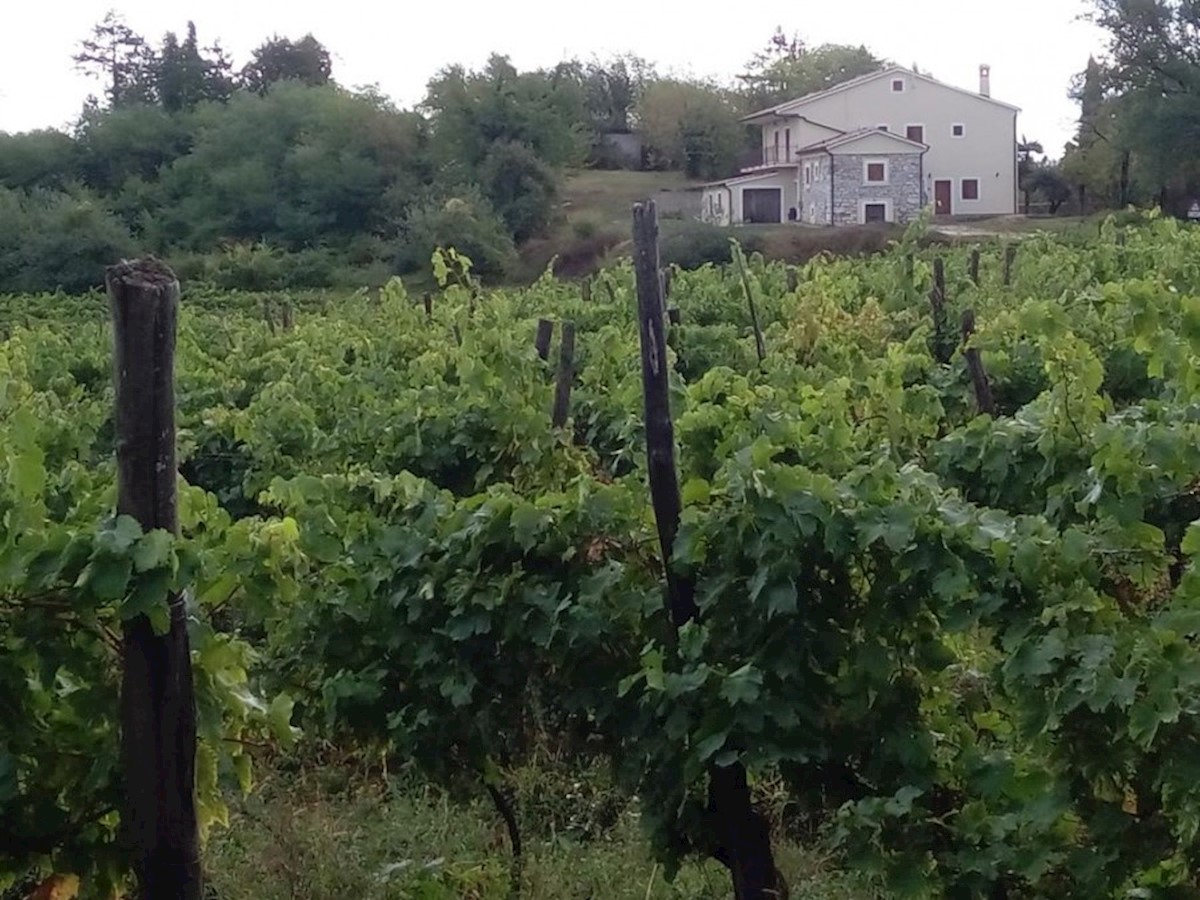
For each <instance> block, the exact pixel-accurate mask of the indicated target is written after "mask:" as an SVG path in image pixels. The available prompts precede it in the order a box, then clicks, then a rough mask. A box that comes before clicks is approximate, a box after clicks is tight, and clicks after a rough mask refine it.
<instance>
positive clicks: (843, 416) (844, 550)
mask: <svg viewBox="0 0 1200 900" xmlns="http://www.w3.org/2000/svg"><path fill="white" fill-rule="evenodd" d="M919 231H920V228H919V226H918V227H915V228H914V229H913V230H912V232H911V233H910V234H909V235H908V236H907V237H906V238H905V240H904V241H903V242H901V243H900V244H898V245H897V246H896V247H895V248H894V249H893V250H892V251H890V252H888V253H886V254H882V255H879V256H877V257H872V258H868V259H855V260H846V259H829V258H818V259H816V260H814V261H812V262H811V263H809V264H808V265H806V266H805V267H804V268H803V269H801V270H800V271H799V272H798V273H795V272H789V270H788V269H787V268H786V267H784V266H781V265H776V264H770V263H766V262H764V261H763V260H762V259H760V258H757V257H751V258H750V259H748V260H746V261H745V268H744V271H741V272H740V271H739V270H738V268H737V267H731V268H729V269H723V268H716V267H711V266H709V267H704V268H701V269H698V270H695V271H690V272H683V271H679V272H674V273H673V274H672V278H671V280H670V282H671V286H670V303H671V305H672V306H674V307H676V308H677V309H678V319H679V322H678V324H672V325H670V327H669V329H668V349H667V353H668V359H669V364H670V388H671V403H672V413H673V419H674V424H675V437H676V442H677V457H678V467H679V471H680V478H681V482H682V494H683V504H684V508H683V513H682V520H681V524H680V529H679V534H678V537H677V540H676V542H675V546H674V565H675V566H677V567H678V571H679V572H680V573H681V574H683V575H685V576H686V577H687V578H688V579H689V580H690V582H691V583H693V584H694V585H695V590H696V594H695V596H696V603H697V606H698V609H699V616H698V618H697V620H696V621H694V622H690V623H688V624H686V625H684V626H683V628H682V629H680V631H679V633H678V635H676V633H675V631H674V629H673V628H672V627H671V622H670V620H669V617H668V615H667V612H666V609H665V607H664V604H663V572H662V566H661V555H660V552H659V547H658V545H657V533H656V531H655V520H654V515H653V510H652V508H651V505H650V497H649V494H648V491H647V487H646V453H645V439H644V430H643V421H642V402H643V398H642V383H641V373H640V371H639V365H638V330H637V300H636V294H635V288H634V278H633V272H632V269H631V268H630V267H629V266H618V267H615V268H612V269H609V270H607V271H605V272H603V273H601V274H600V275H599V276H597V277H596V279H594V281H593V282H592V283H591V284H590V285H589V289H588V290H587V291H581V290H580V286H579V285H578V284H573V283H568V282H562V281H558V280H555V279H553V278H551V277H549V276H547V277H545V278H543V279H542V280H540V281H539V282H537V283H536V284H534V285H533V286H532V287H530V288H527V289H521V290H496V291H488V292H484V293H481V292H479V291H478V290H476V288H475V286H474V285H473V283H472V281H471V279H470V276H469V264H468V263H467V261H465V260H463V259H462V258H459V257H449V258H446V257H443V258H442V259H441V260H440V263H441V268H440V271H439V275H440V276H441V277H442V280H443V282H444V289H443V290H442V291H441V292H439V293H438V294H437V295H436V296H434V297H432V298H431V300H430V302H428V303H424V302H422V298H420V297H412V296H410V295H408V294H407V293H406V292H405V290H404V288H403V286H402V285H401V284H400V283H399V282H398V281H394V282H392V283H391V284H390V285H388V286H387V287H386V288H384V289H383V290H382V291H379V292H378V293H370V294H368V293H362V294H358V295H354V296H348V297H321V296H311V297H308V296H296V297H288V298H283V297H266V296H260V295H238V294H211V295H210V294H206V293H204V292H203V291H201V290H197V291H195V292H192V291H189V290H188V289H186V287H185V291H184V297H183V305H182V309H181V313H180V326H179V335H178V347H177V351H176V365H177V383H176V395H177V406H178V422H179V428H180V432H179V461H180V479H181V481H180V510H179V517H180V524H181V536H180V537H179V538H178V539H175V538H172V537H171V536H170V535H167V534H165V533H163V532H149V533H142V531H141V529H140V528H139V527H138V526H137V524H136V523H135V522H133V521H131V520H130V519H128V518H127V517H114V516H113V515H112V510H113V509H114V505H115V463H114V440H115V437H114V424H113V412H112V411H113V390H112V369H111V367H112V335H111V326H110V325H109V323H108V321H107V316H106V307H105V305H104V303H103V301H102V299H100V298H86V297H84V298H71V297H62V296H42V297H0V341H2V342H0V888H3V887H4V886H6V885H11V884H20V883H31V881H33V880H36V879H37V878H38V877H41V876H45V875H46V874H49V873H51V872H71V873H76V874H78V875H79V876H80V877H81V878H82V881H83V885H84V890H85V893H87V895H89V896H108V895H110V894H111V892H112V890H113V889H114V888H117V887H119V886H120V885H122V884H123V883H124V882H125V880H126V878H127V875H128V868H127V865H126V863H125V856H124V854H123V852H122V849H121V844H120V840H119V836H120V821H119V820H120V813H119V810H120V807H121V802H120V798H121V790H122V788H121V784H120V778H119V771H120V769H119V765H118V747H117V735H116V722H117V708H118V701H117V694H118V687H119V683H120V677H119V673H120V659H119V642H118V641H117V639H116V635H117V631H118V630H119V627H120V623H121V622H122V621H125V620H128V619H129V618H130V617H133V616H138V615H146V616H149V617H150V619H151V621H152V622H155V621H157V622H160V623H161V622H163V621H165V617H166V614H167V613H166V609H167V607H166V598H167V597H168V596H169V595H170V594H171V592H173V591H177V590H179V591H186V596H187V597H188V603H189V609H188V616H189V627H190V631H191V640H192V651H193V661H194V666H195V671H196V692H197V703H198V710H199V722H200V749H199V754H198V766H197V795H198V798H199V805H200V811H201V816H202V824H203V826H204V827H205V828H206V829H207V828H211V827H219V826H220V824H221V822H222V821H223V819H224V818H225V816H226V811H225V807H224V804H223V798H224V797H227V796H228V792H229V791H230V790H235V789H241V790H251V789H252V787H253V779H254V766H253V765H252V762H253V759H252V757H253V756H254V754H255V753H256V752H258V750H259V748H262V747H264V746H270V747H276V748H281V749H282V751H283V752H286V748H287V747H289V746H291V745H292V744H293V743H294V742H295V741H297V740H300V741H304V740H311V739H316V738H321V739H328V740H331V741H334V742H337V743H341V744H349V745H353V746H355V747H359V748H370V749H373V750H374V749H378V750H380V751H382V752H384V753H386V754H388V755H389V756H390V757H391V758H392V759H394V760H396V761H397V762H399V763H402V764H405V765H413V766H415V767H417V768H418V769H419V770H420V771H421V772H422V773H423V774H424V776H425V777H427V778H430V779H434V780H437V781H439V782H442V783H445V784H450V785H455V786H465V787H468V788H470V787H471V786H477V787H479V788H480V789H482V788H484V787H486V788H488V789H491V790H492V791H493V792H494V793H495V794H496V795H497V796H498V797H501V798H502V797H503V796H504V794H505V790H506V787H505V785H506V772H507V771H509V770H511V769H512V768H513V767H516V766H519V765H520V764H521V763H522V762H523V761H524V760H525V759H526V758H527V757H528V755H529V754H531V753H532V752H534V750H535V748H536V745H537V744H538V743H539V742H541V741H544V740H545V739H546V736H547V735H549V736H552V737H553V739H554V740H555V741H556V742H558V743H559V745H560V746H561V747H563V748H566V749H567V752H570V753H573V754H578V755H580V756H588V757H595V758H602V759H606V760H609V761H611V762H612V764H613V769H614V772H615V773H616V777H617V779H618V783H619V784H620V785H621V786H622V788H623V789H624V790H625V791H627V792H628V793H629V794H630V795H631V796H633V795H636V796H637V797H638V800H639V803H640V804H641V809H642V815H643V818H644V820H645V821H646V823H647V827H648V838H649V840H651V841H652V842H653V844H654V847H655V850H656V852H658V853H659V854H660V855H661V858H662V859H663V860H664V861H666V862H667V863H668V868H670V865H671V864H675V863H677V862H678V861H679V860H680V859H681V858H683V857H685V856H687V855H689V854H701V855H708V854H711V853H713V852H714V851H715V849H716V847H717V844H718V837H717V836H718V835H719V833H720V824H721V823H720V822H715V821H714V814H713V811H712V809H711V807H710V805H709V801H708V795H707V787H708V785H707V782H708V778H709V776H710V773H711V772H712V771H713V770H714V767H727V766H730V765H733V764H735V763H740V764H741V765H743V766H744V767H745V769H746V770H747V772H748V773H749V776H750V782H751V788H752V789H753V788H754V786H755V784H757V783H759V781H760V780H761V779H764V778H768V777H769V778H771V779H772V783H782V784H783V785H785V786H786V791H787V795H788V800H789V802H788V810H789V812H788V816H787V821H786V822H784V823H783V827H786V828H789V829H793V830H794V832H795V834H797V835H804V836H811V835H813V834H816V833H821V834H822V835H824V836H825V839H827V840H829V841H831V842H833V844H834V845H835V846H836V847H838V848H839V851H840V852H841V853H842V854H843V858H844V859H845V860H846V861H847V863H848V864H850V865H853V866H855V867H858V868H861V869H863V870H865V871H869V872H873V873H877V875H878V877H879V879H880V881H881V883H882V884H883V885H885V889H886V891H887V892H888V894H889V895H895V896H931V897H962V898H967V897H988V898H1000V897H1013V898H1015V897H1042V896H1051V895H1053V896H1056V897H1079V898H1098V897H1176V896H1193V894H1189V893H1186V891H1188V890H1192V891H1195V890H1196V889H1197V886H1198V885H1200V852H1198V850H1197V848H1198V847H1200V842H1198V840H1197V838H1198V832H1200V647H1198V646H1197V638H1200V572H1198V571H1197V570H1196V568H1195V564H1194V559H1195V557H1196V555H1197V554H1200V525H1197V524H1193V523H1196V522H1197V521H1198V520H1200V481H1198V479H1197V476H1198V475H1200V369H1198V368H1197V361H1198V357H1200V232H1197V231H1195V230H1193V229H1190V228H1188V227H1185V226H1179V225H1177V224H1175V223H1173V222H1170V221H1165V220H1161V219H1156V218H1151V219H1148V220H1147V221H1145V222H1142V223H1141V224H1138V225H1136V226H1133V227H1130V228H1127V229H1122V230H1118V229H1117V228H1116V227H1115V226H1114V225H1113V224H1112V223H1111V222H1110V223H1108V224H1107V225H1106V226H1105V227H1104V228H1102V229H1101V231H1100V233H1099V235H1098V236H1095V237H1092V238H1091V239H1089V240H1087V241H1080V240H1068V239H1065V238H1059V237H1052V236H1041V235H1039V236H1031V237H1029V238H1027V239H1025V240H1023V241H1022V242H1021V246H1020V248H1019V252H1018V253H1017V255H1016V259H1015V262H1012V263H1011V271H1010V272H1009V273H1007V276H1006V274H1005V272H1004V269H1005V267H1006V266H1005V262H1004V254H1003V252H1002V250H998V249H997V248H994V247H993V248H985V249H984V251H983V254H982V261H981V264H980V271H979V272H978V273H977V275H976V274H975V273H972V271H971V269H972V264H971V263H970V257H969V253H970V251H969V249H968V248H959V249H940V250H938V251H936V252H937V253H938V254H939V255H940V256H941V257H942V258H943V262H944V269H945V273H946V275H945V279H946V289H945V300H946V306H947V315H948V316H949V317H950V318H951V321H954V322H957V321H958V316H959V314H960V313H961V312H962V311H963V310H966V309H968V308H969V309H971V310H973V311H974V315H975V323H976V324H975V330H974V333H973V334H972V335H970V337H969V340H968V342H967V343H962V342H958V341H953V340H952V341H951V343H952V344H955V345H956V346H953V347H951V348H949V349H950V352H949V353H948V354H946V358H947V360H948V361H945V362H942V361H940V360H939V356H941V354H940V353H939V348H938V343H939V341H940V340H944V339H945V335H944V334H942V335H935V334H934V329H933V324H932V321H933V320H932V318H931V315H930V305H929V302H928V296H929V292H930V289H931V287H932V285H933V277H934V274H933V273H934V268H935V266H934V258H933V251H929V250H922V249H919V238H920V234H919ZM447 259H448V260H449V262H448V263H447ZM747 294H749V299H751V300H753V308H754V310H755V318H756V319H757V324H758V326H759V327H760V328H761V342H762V347H763V349H764V351H765V352H764V354H763V358H762V360H761V361H760V360H759V354H758V350H757V347H756V338H755V323H754V322H753V321H752V320H751V315H750V306H751V305H750V304H748V303H747V299H748V297H747ZM585 295H586V299H585ZM279 311H282V312H279ZM673 317H674V316H673ZM543 318H544V319H550V320H552V321H555V322H557V323H562V322H570V323H573V325H574V329H575V335H576V337H575V353H574V367H573V368H574V371H573V373H572V374H573V381H574V384H573V389H572V393H571V405H570V417H569V420H568V422H567V425H566V426H565V427H562V428H554V427H552V425H551V410H552V407H553V406H554V392H555V387H554V383H553V368H554V363H555V360H556V356H555V354H554V353H551V354H549V356H548V360H549V361H547V360H546V359H543V356H542V355H541V354H539V352H538V350H537V348H536V347H535V332H536V329H537V321H538V319H543ZM555 333H556V334H561V329H557V330H556V332H555ZM968 348H973V349H977V350H978V351H979V354H980V358H981V359H982V361H983V364H984V366H985V367H986V371H987V377H988V379H989V382H990V389H991V392H992V395H993V397H994V404H995V410H996V411H995V414H994V415H980V414H978V411H977V401H976V397H975V394H974V393H973V390H972V383H971V379H970V378H969V376H968V373H967V369H966V366H965V364H964V351H965V350H966V349H968ZM515 814H516V818H517V820H518V821H519V818H520V811H519V810H516V813H515Z"/></svg>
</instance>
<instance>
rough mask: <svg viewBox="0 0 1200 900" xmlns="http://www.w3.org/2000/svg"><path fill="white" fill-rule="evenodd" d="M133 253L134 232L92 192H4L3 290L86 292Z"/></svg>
mask: <svg viewBox="0 0 1200 900" xmlns="http://www.w3.org/2000/svg"><path fill="white" fill-rule="evenodd" d="M132 253H133V238H132V237H131V236H130V234H129V231H128V229H126V228H125V226H124V225H122V224H121V222H120V221H119V220H118V219H117V218H116V216H114V215H113V214H112V213H111V212H110V211H109V210H108V209H107V208H106V207H105V206H104V205H103V204H102V203H101V201H100V200H99V199H98V198H97V197H96V196H95V195H94V194H92V193H91V192H89V191H87V190H84V189H82V188H73V189H72V190H70V191H50V190H33V191H15V190H5V189H2V188H0V292H10V293H38V292H41V291H53V290H63V291H67V292H69V293H81V292H83V291H87V290H90V289H91V288H95V287H100V286H102V285H103V284H104V267H105V266H108V265H111V264H112V263H114V262H116V261H117V260H119V259H121V258H122V257H125V256H130V255H132Z"/></svg>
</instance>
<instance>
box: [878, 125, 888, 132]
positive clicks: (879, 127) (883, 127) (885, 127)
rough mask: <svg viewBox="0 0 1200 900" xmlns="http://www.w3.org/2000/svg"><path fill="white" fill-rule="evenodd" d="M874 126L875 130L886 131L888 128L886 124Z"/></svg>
mask: <svg viewBox="0 0 1200 900" xmlns="http://www.w3.org/2000/svg"><path fill="white" fill-rule="evenodd" d="M875 128H876V130H877V131H887V130H888V127H887V126H886V125H876V126H875Z"/></svg>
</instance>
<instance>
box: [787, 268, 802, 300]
mask: <svg viewBox="0 0 1200 900" xmlns="http://www.w3.org/2000/svg"><path fill="white" fill-rule="evenodd" d="M799 287H800V273H799V272H798V271H797V270H796V267H795V266H788V267H787V289H788V293H789V294H794V293H796V289H797V288H799Z"/></svg>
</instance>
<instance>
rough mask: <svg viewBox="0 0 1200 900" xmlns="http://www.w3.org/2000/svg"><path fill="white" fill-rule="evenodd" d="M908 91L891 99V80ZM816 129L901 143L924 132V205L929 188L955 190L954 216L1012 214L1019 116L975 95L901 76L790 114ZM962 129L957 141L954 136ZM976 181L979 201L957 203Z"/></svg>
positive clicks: (930, 195)
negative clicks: (881, 129)
mask: <svg viewBox="0 0 1200 900" xmlns="http://www.w3.org/2000/svg"><path fill="white" fill-rule="evenodd" d="M893 78H897V79H899V78H903V79H904V82H905V89H904V91H903V92H901V93H894V92H893V91H892V86H891V85H892V79H893ZM794 111H795V112H801V113H803V115H805V116H808V117H810V118H812V119H815V120H816V121H818V122H822V123H825V124H827V125H831V126H833V127H835V128H841V129H843V130H845V131H853V130H855V129H857V128H873V127H875V126H878V125H886V126H887V127H888V130H889V131H892V132H894V133H895V134H899V135H901V136H904V134H905V130H906V127H907V126H908V125H923V126H924V127H925V143H926V144H928V145H929V152H928V153H926V154H925V199H926V202H927V203H932V202H933V183H934V181H936V180H943V179H948V180H951V181H952V182H953V207H952V212H954V213H955V214H956V215H971V214H977V215H1000V214H1006V213H1013V212H1016V202H1017V199H1016V115H1017V114H1016V111H1015V110H1011V109H1008V108H1006V107H1003V106H998V105H996V104H994V103H989V102H987V101H985V100H983V99H981V98H979V97H977V96H974V95H972V94H966V93H962V92H960V91H956V90H952V89H950V88H947V87H944V86H942V85H939V84H935V83H931V82H928V81H925V80H924V79H921V78H916V77H913V76H912V75H908V74H905V73H896V74H893V75H885V76H883V77H880V78H877V79H874V80H873V81H869V82H866V83H864V84H860V85H858V86H857V87H854V88H850V89H848V90H845V91H838V92H835V93H833V94H831V95H829V96H827V97H823V98H821V99H819V100H815V101H813V102H811V103H807V104H805V105H804V106H803V108H802V109H797V110H794ZM955 124H961V125H964V126H965V128H966V133H965V135H964V136H963V137H961V138H955V137H953V136H952V128H953V126H954V125H955ZM964 178H977V179H979V199H978V200H963V199H962V180H963V179H964Z"/></svg>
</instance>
